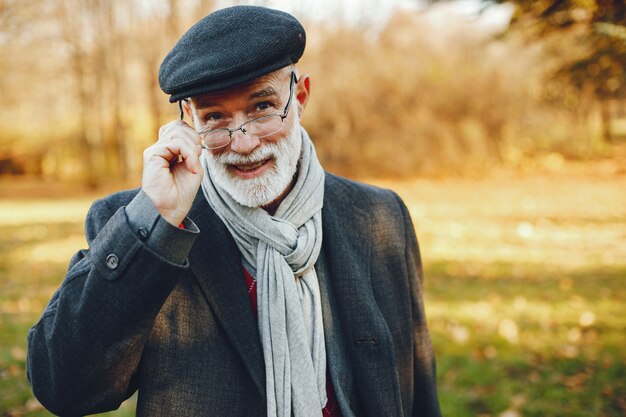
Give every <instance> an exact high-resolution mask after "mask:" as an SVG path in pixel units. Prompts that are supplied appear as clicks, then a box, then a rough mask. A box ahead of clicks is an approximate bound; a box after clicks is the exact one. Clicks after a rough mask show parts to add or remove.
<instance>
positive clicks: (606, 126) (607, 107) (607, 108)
mask: <svg viewBox="0 0 626 417" xmlns="http://www.w3.org/2000/svg"><path fill="white" fill-rule="evenodd" d="M600 115H601V117H602V137H603V139H604V142H606V143H608V144H611V143H613V129H612V128H611V100H610V99H604V100H600Z"/></svg>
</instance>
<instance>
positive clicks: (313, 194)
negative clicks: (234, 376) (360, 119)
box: [202, 129, 327, 417]
mask: <svg viewBox="0 0 626 417" xmlns="http://www.w3.org/2000/svg"><path fill="white" fill-rule="evenodd" d="M284 140H289V138H285V139H284ZM208 157H209V156H208V155H206V154H204V155H203V158H202V163H203V167H204V170H205V175H204V178H203V180H202V191H203V192H204V195H205V197H206V199H207V201H208V202H209V204H210V205H211V207H212V208H213V210H215V212H216V213H217V214H218V216H219V217H220V218H221V219H222V221H223V222H224V223H225V224H226V226H227V227H228V229H229V231H230V233H231V234H232V236H233V237H234V239H235V242H236V243H237V246H238V247H239V250H240V252H241V253H242V255H243V258H244V263H245V264H246V266H249V267H252V268H253V269H256V271H252V272H254V273H255V274H256V281H257V306H258V325H259V333H260V336H261V343H262V346H263V356H264V358H265V377H266V385H267V386H266V393H267V415H268V417H291V416H292V415H293V416H294V417H310V416H321V415H322V408H323V407H324V406H325V405H326V401H327V398H326V349H325V346H324V329H323V327H322V307H321V300H320V290H319V283H318V280H317V274H316V273H315V268H314V264H315V262H316V261H317V258H318V256H319V253H320V248H321V245H322V211H321V210H322V204H323V198H324V171H323V169H322V167H321V165H320V163H319V161H318V160H317V155H316V154H315V148H314V147H313V143H312V142H311V140H310V139H309V136H308V134H307V133H306V131H305V130H304V129H302V154H301V160H300V163H299V168H298V170H299V171H298V179H297V181H296V184H295V185H294V188H293V189H292V190H291V192H290V193H289V194H288V195H287V196H286V197H285V199H284V200H283V201H282V203H281V204H280V206H279V207H278V209H277V210H276V213H275V214H274V215H273V216H271V215H269V214H268V213H267V212H266V211H264V210H263V209H261V208H249V207H245V206H242V205H240V204H239V203H237V202H236V201H235V200H233V199H232V197H231V196H230V195H229V194H228V193H227V192H226V191H225V190H223V189H221V188H219V187H218V186H217V185H216V184H214V182H213V181H212V179H211V176H210V175H209V172H208V169H207V163H206V160H205V158H208Z"/></svg>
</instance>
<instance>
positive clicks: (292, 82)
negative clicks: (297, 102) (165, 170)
mask: <svg viewBox="0 0 626 417" xmlns="http://www.w3.org/2000/svg"><path fill="white" fill-rule="evenodd" d="M297 82H298V78H297V77H296V73H295V72H294V71H291V75H290V80H289V99H288V100H287V104H286V105H285V108H284V109H283V112H282V114H280V113H270V114H266V115H264V116H260V117H255V118H254V119H250V120H247V121H245V122H244V123H242V124H240V125H239V127H237V128H233V129H231V128H228V127H219V128H217V129H209V128H206V129H200V130H199V131H198V135H200V136H202V135H206V134H207V133H211V132H228V142H226V143H224V144H223V145H219V146H213V147H211V146H209V145H208V144H207V143H206V141H205V140H204V138H202V141H201V145H202V147H203V148H204V149H220V148H223V147H224V146H226V145H228V144H229V143H230V142H231V141H232V140H233V134H234V133H235V132H237V131H239V130H240V131H241V133H243V134H244V135H246V134H247V132H248V131H247V130H246V128H245V126H246V125H249V124H250V123H254V122H257V121H259V120H263V119H268V118H270V117H274V116H279V117H280V123H281V127H280V129H278V130H277V131H276V132H280V131H281V130H282V129H283V126H284V124H283V122H284V121H285V119H286V118H287V115H288V114H289V107H290V106H291V101H292V99H293V86H294V85H295V84H297ZM276 132H272V133H268V134H266V135H263V136H256V137H257V138H264V137H267V136H270V135H273V134H274V133H276Z"/></svg>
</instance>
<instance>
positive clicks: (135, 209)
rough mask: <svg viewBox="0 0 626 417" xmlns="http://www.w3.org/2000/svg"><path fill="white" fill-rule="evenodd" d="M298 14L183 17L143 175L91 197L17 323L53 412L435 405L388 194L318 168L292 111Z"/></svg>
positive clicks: (399, 220) (401, 216)
mask: <svg viewBox="0 0 626 417" xmlns="http://www.w3.org/2000/svg"><path fill="white" fill-rule="evenodd" d="M304 46H305V32H304V29H303V28H302V26H301V25H300V23H299V22H298V21H297V20H296V19H295V18H293V17H292V16H290V15H288V14H286V13H283V12H279V11H276V10H271V9H266V8H261V7H252V6H237V7H231V8H227V9H223V10H219V11H217V12H215V13H213V14H210V15H209V16H207V17H205V18H204V19H202V20H201V21H200V22H198V23H197V24H196V25H195V26H193V27H192V28H191V29H190V30H189V31H188V32H187V33H186V34H185V35H184V36H183V37H182V38H181V39H180V41H179V42H178V43H177V45H176V46H175V47H174V48H173V49H172V51H171V52H170V53H169V54H168V56H167V57H166V58H165V60H164V61H163V63H162V65H161V69H160V83H161V87H162V88H163V90H164V91H165V92H166V93H168V94H170V95H171V96H170V101H172V102H176V101H178V102H179V104H180V105H181V116H182V111H183V110H184V111H185V112H186V113H187V115H188V116H189V117H190V119H191V120H192V121H193V125H194V127H191V126H190V125H188V124H186V123H185V122H183V121H174V122H171V123H169V124H167V125H165V126H163V127H162V128H161V130H160V131H159V139H158V141H157V142H156V143H155V144H154V145H152V146H150V147H149V148H148V149H146V150H145V152H144V168H143V178H142V186H141V189H140V190H132V191H125V192H120V193H117V194H113V195H111V196H109V197H107V198H104V199H102V200H99V201H97V202H96V203H94V205H93V206H92V208H91V210H90V212H89V214H88V216H87V221H86V235H87V240H88V242H89V250H81V251H79V252H78V253H77V254H76V255H75V256H74V257H73V258H72V260H71V263H70V267H69V269H68V272H67V276H66V277H65V281H64V282H63V284H62V285H61V287H60V288H59V289H58V291H57V292H56V293H55V294H54V296H53V297H52V300H51V301H50V303H49V304H48V306H47V307H46V309H45V311H44V313H43V315H42V317H41V319H40V320H39V322H38V323H37V324H36V325H35V326H34V327H33V328H32V329H31V331H30V333H29V335H28V366H27V374H28V378H29V380H30V382H31V384H32V387H33V391H34V393H35V395H36V396H37V398H38V399H39V400H40V401H41V403H42V404H43V405H44V406H46V407H47V408H48V409H49V410H50V411H52V412H54V413H57V414H59V415H68V416H72V415H76V416H78V415H84V414H91V413H99V412H103V411H107V410H113V409H116V408H117V407H119V405H120V403H121V402H122V401H124V400H125V399H127V398H128V397H129V396H131V395H132V394H133V393H134V392H135V391H137V390H138V391H139V397H138V403H137V414H138V415H140V416H261V415H267V416H270V417H274V416H282V417H291V416H295V417H309V416H322V415H323V416H336V417H339V416H343V417H349V416H366V415H367V416H439V415H440V412H439V405H438V399H437V391H436V386H435V369H434V359H433V353H432V348H431V344H430V339H429V335H428V331H427V329H426V320H425V316H424V309H423V305H422V282H421V265H420V258H419V252H418V247H417V241H416V239H415V235H414V232H413V226H412V224H411V220H410V218H409V214H408V212H407V210H406V207H405V206H404V204H403V203H402V201H401V200H400V199H399V198H398V197H397V196H396V195H395V194H393V193H392V192H390V191H386V190H380V189H377V188H374V187H370V186H366V185H362V184H358V183H355V182H352V181H348V180H346V179H343V178H339V177H336V176H333V175H331V174H327V173H324V171H323V169H322V167H321V166H320V163H319V162H318V160H317V157H316V154H315V148H314V146H313V144H312V142H311V140H310V139H309V137H308V135H307V133H306V131H304V130H303V129H302V127H301V126H300V122H299V120H300V118H301V116H302V114H303V112H304V109H305V107H306V104H307V101H308V99H309V93H310V78H309V77H308V76H307V75H304V74H303V75H298V72H297V71H296V68H295V66H294V64H295V63H296V62H297V61H298V60H299V58H300V57H301V55H302V53H303V52H304Z"/></svg>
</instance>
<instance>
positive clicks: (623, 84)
mask: <svg viewBox="0 0 626 417" xmlns="http://www.w3.org/2000/svg"><path fill="white" fill-rule="evenodd" d="M505 1H509V0H496V2H498V3H502V2H505ZM513 2H514V3H515V4H516V6H517V10H516V13H515V15H514V17H513V22H512V27H513V28H515V27H521V28H523V29H524V30H525V31H529V33H531V37H532V39H533V40H536V39H538V38H542V37H546V36H549V35H553V34H556V35H559V36H560V42H559V44H560V45H559V48H558V52H557V53H558V54H559V55H560V58H561V59H560V63H559V65H558V66H557V68H556V71H555V75H556V78H557V79H558V80H561V81H564V82H565V83H566V84H568V85H569V86H571V87H573V88H574V89H575V91H576V92H577V94H578V97H577V99H576V102H577V104H578V106H579V109H578V110H579V111H581V112H582V113H587V114H589V112H590V111H591V107H592V104H593V103H594V102H595V103H597V104H599V107H600V114H601V116H602V124H603V136H604V139H605V140H606V141H607V142H609V143H610V142H612V141H613V133H612V130H611V117H612V115H613V111H612V109H611V106H612V105H613V104H614V103H615V102H617V101H622V100H624V99H626V3H625V2H624V1H623V0H513ZM575 50H580V53H572V51H575Z"/></svg>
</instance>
